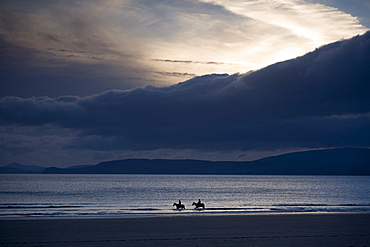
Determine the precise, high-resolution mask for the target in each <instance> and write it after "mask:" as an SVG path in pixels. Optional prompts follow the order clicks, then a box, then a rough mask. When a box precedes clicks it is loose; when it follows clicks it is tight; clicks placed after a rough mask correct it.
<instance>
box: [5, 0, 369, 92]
mask: <svg viewBox="0 0 370 247" xmlns="http://www.w3.org/2000/svg"><path fill="white" fill-rule="evenodd" d="M1 5H2V10H1V13H0V14H1V15H0V17H1V19H0V34H1V35H2V37H3V38H2V39H3V41H2V42H3V43H5V47H7V49H5V55H6V57H7V59H8V61H10V62H8V63H9V64H11V63H12V61H13V63H12V64H13V65H14V64H15V63H16V65H15V66H18V67H19V66H21V65H24V66H26V67H28V68H32V70H34V69H36V70H37V69H40V68H49V69H51V71H50V70H49V69H47V70H46V73H59V74H63V75H67V76H68V75H73V76H79V77H87V78H90V77H89V76H91V78H95V80H96V78H102V79H101V80H105V82H104V83H105V84H108V85H109V84H110V83H111V85H110V86H111V87H110V88H109V87H108V85H107V89H111V88H117V89H129V88H133V87H135V86H142V85H145V84H152V85H170V84H175V83H178V82H180V81H184V80H186V79H190V78H191V77H194V76H195V75H203V74H210V73H229V74H232V73H244V72H246V71H249V70H255V69H259V68H261V67H264V66H267V65H269V64H272V63H275V62H279V61H282V60H286V59H290V58H294V57H297V56H301V55H304V54H305V53H307V52H309V51H311V50H314V49H315V48H317V47H319V46H322V45H324V44H326V43H330V42H334V41H336V40H340V39H343V38H349V37H352V36H354V35H357V34H361V33H364V32H365V31H366V28H365V27H363V26H361V25H360V24H359V21H358V19H357V18H356V17H353V16H351V15H349V14H346V13H344V12H342V11H340V10H338V9H335V8H332V7H327V6H325V5H322V4H314V3H308V2H305V1H303V0H279V1H267V0H254V1H226V0H201V1H190V0H189V1H185V0H181V1H179V0H174V1H164V0H157V1H133V0H126V1H118V0H112V1H100V0H94V1H73V2H66V1H53V2H40V1H32V2H29V1H21V0H20V1H3V2H2V3H1ZM20 56H23V59H19V57H20ZM12 58H13V59H12ZM14 61H15V62H14ZM180 61H183V62H180ZM40 73H41V72H40ZM42 73H45V70H42ZM96 84H98V82H96ZM101 84H102V82H100V87H99V85H97V86H96V87H97V88H101V89H102V90H103V89H104V86H103V85H101ZM120 85H121V87H120ZM124 85H126V87H125V86H124ZM92 87H94V85H93V86H92ZM97 90H98V89H97Z"/></svg>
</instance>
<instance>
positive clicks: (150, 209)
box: [130, 208, 160, 211]
mask: <svg viewBox="0 0 370 247" xmlns="http://www.w3.org/2000/svg"><path fill="white" fill-rule="evenodd" d="M130 210H134V211H156V210H160V209H158V208H135V209H130Z"/></svg>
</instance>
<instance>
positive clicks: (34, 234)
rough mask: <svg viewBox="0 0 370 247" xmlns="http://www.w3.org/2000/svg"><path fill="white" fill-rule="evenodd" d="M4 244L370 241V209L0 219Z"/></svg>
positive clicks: (357, 243)
mask: <svg viewBox="0 0 370 247" xmlns="http://www.w3.org/2000/svg"><path fill="white" fill-rule="evenodd" d="M0 245H1V246H25V247H28V246H143V245H151V246H173V245H176V246H369V245H370V214H369V213H303V214H302V213H284V214H280V213H279V214H276V213H271V214H248V215H245V214H242V215H238V214H235V215H169V216H149V217H128V218H125V217H123V218H122V217H111V218H110V217H108V218H107V217H104V218H96V217H95V218H90V217H87V218H53V219H50V218H49V219H45V218H44V219H42V218H32V219H31V218H27V219H15V220H13V219H0Z"/></svg>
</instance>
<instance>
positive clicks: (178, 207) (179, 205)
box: [173, 202, 185, 209]
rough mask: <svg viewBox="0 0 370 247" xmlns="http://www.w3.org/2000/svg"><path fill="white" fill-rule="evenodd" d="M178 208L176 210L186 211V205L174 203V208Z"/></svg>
mask: <svg viewBox="0 0 370 247" xmlns="http://www.w3.org/2000/svg"><path fill="white" fill-rule="evenodd" d="M174 206H176V209H185V205H184V204H181V203H176V202H175V203H174V204H173V207H174Z"/></svg>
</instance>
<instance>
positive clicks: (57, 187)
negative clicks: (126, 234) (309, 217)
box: [0, 174, 370, 218]
mask: <svg viewBox="0 0 370 247" xmlns="http://www.w3.org/2000/svg"><path fill="white" fill-rule="evenodd" d="M199 199H200V200H201V201H202V202H203V203H204V204H205V208H204V209H195V207H194V206H192V203H193V202H198V200H199ZM179 200H181V202H182V203H183V204H184V205H185V209H182V210H178V209H176V207H175V206H173V204H174V203H178V201H179ZM306 212H307V213H308V212H310V213H333V212H334V213H335V212H370V176H246V175H238V176H232V175H121V174H120V175H101V174H99V175H86V174H84V175H71V174H68V175H59V174H47V175H46V174H45V175H44V174H1V175H0V218H50V217H52V218H61V217H71V218H73V217H145V216H167V215H170V216H171V215H172V216H177V215H211V214H214V215H226V214H256V213H258V214H268V213H306Z"/></svg>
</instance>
